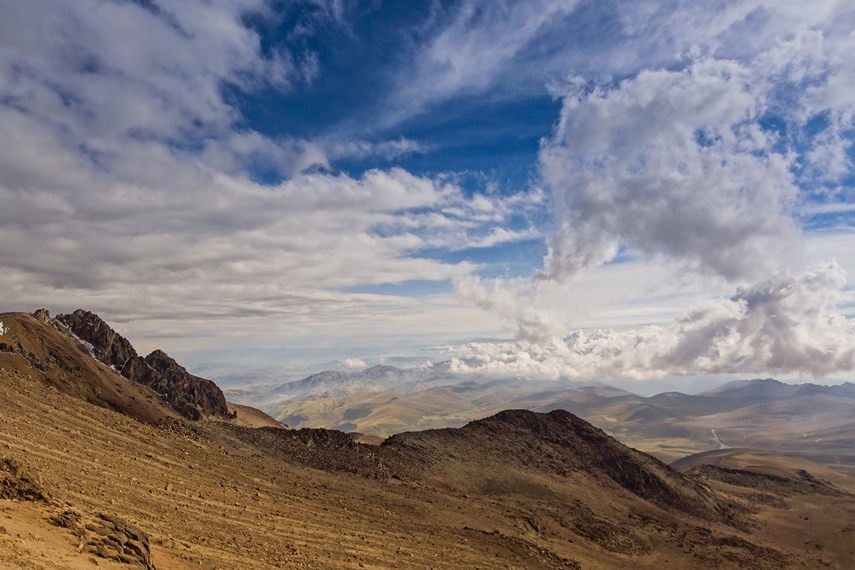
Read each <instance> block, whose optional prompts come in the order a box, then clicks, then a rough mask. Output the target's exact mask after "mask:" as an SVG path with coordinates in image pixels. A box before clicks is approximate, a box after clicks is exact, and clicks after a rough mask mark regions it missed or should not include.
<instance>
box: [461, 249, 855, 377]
mask: <svg viewBox="0 0 855 570" xmlns="http://www.w3.org/2000/svg"><path fill="white" fill-rule="evenodd" d="M844 284H845V274H844V272H843V271H842V270H841V269H840V267H839V266H838V265H837V264H835V263H830V264H820V265H818V266H816V267H815V268H813V270H812V271H808V272H806V273H804V274H801V275H797V276H792V275H788V274H776V275H775V276H773V277H770V278H769V279H766V280H764V281H761V282H759V283H757V284H755V285H753V286H751V287H746V288H740V289H739V290H738V291H737V293H736V295H734V296H733V297H731V298H730V299H716V300H710V301H707V302H704V303H702V304H700V305H698V306H697V307H695V308H694V309H693V310H691V311H688V312H687V313H685V314H683V315H682V316H680V317H679V318H678V319H676V320H675V321H674V322H673V323H671V324H670V325H668V326H648V327H644V328H641V329H637V330H629V331H623V332H620V331H613V330H601V331H596V332H589V333H585V332H582V331H578V332H576V333H574V334H571V335H570V336H568V337H565V338H564V339H558V338H554V339H553V340H551V341H548V342H540V343H532V342H527V341H524V340H523V341H518V342H516V343H473V344H469V345H465V346H463V347H459V348H456V349H453V350H452V353H453V354H454V355H455V357H454V359H453V361H452V371H454V372H460V373H472V372H477V373H486V374H502V375H521V376H535V377H546V378H559V377H567V378H580V379H597V378H599V379H603V378H623V379H637V380H640V379H649V378H662V377H664V376H666V375H669V374H676V375H697V374H722V373H761V372H766V373H772V374H781V373H784V374H787V373H804V374H810V375H813V376H815V377H820V376H823V375H827V374H831V373H834V372H838V371H843V370H852V369H853V368H855V323H853V321H850V320H847V319H845V318H843V317H842V316H841V315H839V314H837V313H836V306H837V304H838V303H839V302H840V301H841V297H842V296H843V295H844V293H843V287H844Z"/></svg>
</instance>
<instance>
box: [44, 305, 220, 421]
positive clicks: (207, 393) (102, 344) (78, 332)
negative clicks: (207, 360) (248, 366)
mask: <svg viewBox="0 0 855 570" xmlns="http://www.w3.org/2000/svg"><path fill="white" fill-rule="evenodd" d="M56 319H57V320H58V321H59V322H61V323H63V324H65V325H66V326H67V327H68V328H69V330H70V331H71V332H72V333H73V334H74V335H75V336H77V337H78V338H79V339H80V340H82V341H84V342H86V343H88V344H89V345H91V347H92V352H93V356H95V358H97V359H98V360H99V361H101V362H103V363H104V364H106V365H108V366H112V367H113V368H114V369H115V370H116V371H117V372H119V374H121V375H122V376H124V377H125V378H128V379H129V380H132V381H134V382H136V383H138V384H142V385H143V386H148V387H149V388H151V389H152V390H154V391H155V392H157V393H158V394H159V395H161V396H162V397H163V398H164V399H165V400H166V401H167V402H168V403H169V405H170V406H171V407H172V408H173V409H175V410H176V411H177V412H178V413H179V414H181V415H182V416H184V417H185V418H187V419H190V420H198V419H200V418H201V417H202V416H203V415H212V416H218V417H222V418H227V417H229V410H228V407H227V405H226V398H225V396H224V395H223V392H222V391H221V390H220V389H219V388H218V387H217V385H216V384H214V383H213V382H211V381H210V380H206V379H204V378H199V377H198V376H194V375H192V374H190V373H189V372H187V370H186V369H185V368H184V367H183V366H180V365H179V364H178V363H177V362H175V361H174V360H173V359H172V358H170V357H169V356H168V355H167V354H166V353H165V352H163V351H161V350H155V351H154V352H152V353H151V354H149V355H148V356H146V357H145V358H143V357H141V356H139V355H137V352H136V350H134V347H133V346H131V343H130V342H129V341H128V340H127V339H126V338H124V337H123V336H122V335H120V334H118V333H117V332H116V331H114V330H113V329H112V328H110V326H109V325H108V324H107V323H105V322H104V321H103V320H102V319H101V318H100V317H99V316H98V315H96V314H94V313H90V312H89V311H84V310H82V309H78V310H76V311H74V312H73V313H72V314H70V315H57V317H56Z"/></svg>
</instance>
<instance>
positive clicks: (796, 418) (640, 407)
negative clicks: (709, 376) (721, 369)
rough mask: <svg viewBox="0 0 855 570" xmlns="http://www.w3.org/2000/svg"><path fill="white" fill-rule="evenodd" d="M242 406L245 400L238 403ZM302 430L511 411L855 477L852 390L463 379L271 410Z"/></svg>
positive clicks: (643, 440)
mask: <svg viewBox="0 0 855 570" xmlns="http://www.w3.org/2000/svg"><path fill="white" fill-rule="evenodd" d="M236 398H237V399H238V400H240V396H237V395H236ZM252 401H253V402H256V403H258V402H261V403H260V404H258V405H260V406H261V407H262V408H264V409H266V410H267V411H268V413H270V414H271V415H272V416H273V417H276V418H277V419H279V420H281V421H283V422H285V423H287V424H288V425H290V426H292V427H296V428H302V427H314V428H321V427H323V428H333V429H340V430H343V431H348V432H358V433H361V434H367V435H369V436H374V437H381V438H385V437H388V436H390V435H393V434H396V433H400V432H404V431H412V430H423V429H434V428H443V427H461V426H463V425H465V424H466V423H467V422H469V421H471V420H473V419H476V418H479V417H484V416H489V415H492V414H495V413H498V412H499V411H501V410H503V409H507V408H523V409H528V410H532V411H537V412H549V411H552V410H556V409H564V410H567V411H570V412H572V413H574V414H576V415H578V416H580V417H582V418H585V419H586V420H587V421H590V422H591V423H592V424H594V425H596V426H597V427H599V428H601V429H603V430H605V431H606V432H607V433H608V434H609V435H612V436H614V437H615V438H617V439H618V440H619V441H621V442H623V443H625V444H627V445H630V446H632V447H635V448H637V449H640V450H642V451H645V452H647V453H652V454H653V455H655V456H656V457H658V458H660V459H661V460H663V461H674V460H675V459H678V458H679V457H682V456H685V455H690V454H693V453H698V452H702V451H706V450H711V449H718V448H720V447H763V448H768V449H773V450H776V451H779V452H782V453H787V454H793V455H799V456H802V457H805V458H808V459H813V460H815V461H819V462H823V463H833V464H834V465H835V466H836V467H837V468H840V469H848V470H851V471H852V472H855V444H853V442H855V384H852V383H845V384H842V385H839V386H821V385H816V384H799V385H790V384H785V383H783V382H779V381H777V380H774V379H755V380H742V381H737V382H731V383H729V384H726V385H723V386H720V387H719V388H717V389H715V390H710V391H707V392H703V393H701V394H696V395H690V394H683V393H680V392H665V393H662V394H657V395H654V396H650V397H643V396H639V395H636V394H632V393H630V392H627V391H625V390H619V389H616V388H612V387H608V386H579V385H572V384H569V383H566V382H561V381H556V382H543V381H534V380H528V379H521V378H500V379H483V378H476V379H468V380H467V379H461V378H458V377H454V376H453V375H450V374H445V375H438V376H436V377H435V378H434V379H433V380H431V381H430V382H400V383H391V384H386V385H383V386H380V385H369V384H367V383H362V384H349V383H344V385H342V386H341V387H338V388H331V389H328V390H326V391H325V392H321V393H315V394H311V395H307V396H304V397H296V398H293V399H290V400H287V401H285V402H278V401H275V400H274V401H269V400H268V401H265V400H264V398H263V396H262V395H261V394H260V393H259V392H256V393H254V395H253V399H252Z"/></svg>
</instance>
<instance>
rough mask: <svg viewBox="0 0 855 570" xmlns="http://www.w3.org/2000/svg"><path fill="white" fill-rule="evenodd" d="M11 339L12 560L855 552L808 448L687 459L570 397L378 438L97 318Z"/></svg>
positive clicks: (88, 562)
mask: <svg viewBox="0 0 855 570" xmlns="http://www.w3.org/2000/svg"><path fill="white" fill-rule="evenodd" d="M0 343H2V345H0V437H2V439H0V497H2V498H4V499H7V500H6V501H3V502H2V503H0V525H2V526H0V567H3V568H46V569H51V570H52V569H59V568H63V569H65V568H74V569H78V568H88V567H91V566H93V565H95V564H97V565H98V566H99V567H105V568H128V567H131V566H136V567H145V568H149V569H153V568H160V569H161V570H163V569H166V568H168V569H173V568H174V569H177V570H184V569H189V568H210V569H213V568H247V569H269V568H309V567H311V568H396V567H397V568H412V569H415V568H532V569H539V568H550V569H552V568H556V569H557V568H573V569H579V568H585V569H601V568H602V569H604V568H618V569H620V568H662V567H666V568H678V569H679V568H725V569H730V568H733V569H736V568H746V567H750V568H758V569H766V568H768V569H773V568H774V569H778V568H803V567H811V568H819V567H828V568H851V567H852V565H853V562H855V545H853V541H852V532H853V531H852V529H853V528H855V495H853V494H852V493H853V492H855V479H853V478H852V477H850V476H848V475H845V474H843V473H840V472H837V471H833V470H831V469H829V468H828V467H825V466H822V465H819V464H817V463H813V462H811V461H808V460H805V459H793V458H790V457H788V456H785V455H781V454H777V453H772V452H768V451H765V452H763V451H757V450H746V449H719V450H714V451H711V452H707V454H706V455H699V456H698V455H696V456H691V457H687V458H683V459H682V460H681V461H682V462H683V464H682V465H681V466H679V469H675V468H672V467H670V466H668V465H667V464H665V463H663V462H662V461H660V460H658V459H656V458H655V457H653V456H651V455H648V454H646V453H643V452H641V451H638V450H635V449H632V448H630V447H627V446H626V445H624V444H623V443H621V442H619V441H618V440H617V439H615V438H614V437H612V436H611V435H609V434H608V433H606V432H604V431H603V430H601V429H599V428H597V427H595V426H594V425H592V424H590V423H589V422H587V421H585V420H584V419H582V418H580V417H578V416H577V415H574V414H573V413H571V412H570V411H567V410H563V409H558V408H556V409H553V410H550V411H548V412H537V411H530V410H525V409H504V410H502V411H498V412H496V413H493V414H488V415H487V416H486V417H481V418H479V419H475V420H473V421H470V422H468V423H466V424H465V425H463V426H461V427H447V428H443V429H435V430H426V431H418V432H412V431H411V432H402V433H398V434H396V435H393V436H391V437H389V438H386V439H384V440H383V441H382V442H379V443H378V444H367V443H360V442H359V441H358V438H355V437H353V436H352V435H350V434H347V433H344V432H342V431H336V430H328V429H315V428H303V429H287V428H286V427H285V426H282V425H281V424H277V422H275V421H274V420H272V419H271V418H270V417H269V416H266V415H265V414H264V413H263V412H261V411H258V410H254V409H252V408H249V407H246V406H236V405H235V404H232V403H229V402H226V403H225V407H222V406H220V405H218V402H221V401H225V398H223V399H222V400H221V399H220V398H221V396H223V393H222V392H219V388H217V387H216V386H215V385H213V383H212V382H210V381H208V380H205V379H203V378H199V377H197V376H194V375H192V374H190V373H188V372H187V371H186V370H185V369H184V368H183V367H181V366H180V365H178V364H177V363H175V362H174V361H173V360H171V359H169V357H168V356H166V354H165V353H164V352H162V351H155V352H154V353H152V354H150V355H148V356H146V357H140V356H139V355H137V354H136V352H135V351H133V350H132V348H133V347H131V346H130V343H128V342H127V340H126V339H123V338H122V337H121V336H120V335H118V333H116V332H115V331H113V330H112V328H110V327H109V326H108V325H107V324H106V323H105V322H104V321H102V320H101V319H99V318H97V316H96V315H93V314H91V313H87V312H85V311H75V313H73V314H72V315H71V316H65V315H63V316H58V317H57V318H56V319H52V318H50V316H49V315H48V314H47V312H46V311H39V312H37V313H36V314H35V315H29V314H25V313H5V314H0ZM144 365H145V366H147V367H148V368H146V369H144V368H143V366H144ZM129 367H130V368H129ZM132 370H136V372H131V371H132ZM145 370H148V371H145ZM375 373H378V374H381V375H382V374H386V375H389V374H392V375H394V374H395V373H394V371H389V370H376V371H374V372H372V373H371V374H370V375H372V376H373V375H374V374H375ZM417 381H421V380H417ZM766 385H768V386H771V387H775V386H776V385H775V384H770V383H767V384H766ZM748 386H749V387H750V389H752V390H753V389H755V388H756V386H754V385H752V384H751V383H749V384H748ZM743 388H744V386H743ZM739 389H741V388H740V387H739V386H731V387H730V388H726V389H724V390H721V391H718V392H717V393H719V394H721V393H725V394H728V393H729V395H724V396H717V397H713V396H702V397H704V398H708V397H709V398H714V399H716V401H718V400H725V399H731V400H738V399H739V398H738V397H737V398H734V397H733V396H734V394H735V392H729V391H730V390H739ZM845 389H846V388H844V390H845ZM776 390H777V388H776ZM781 390H782V391H786V389H781ZM773 391H774V390H773ZM577 396H578V397H579V399H580V400H581V399H582V398H583V396H584V397H587V398H589V399H591V400H592V401H596V400H597V399H599V398H605V399H607V400H608V399H611V398H624V397H626V394H621V393H618V392H617V391H614V390H610V389H607V388H590V389H585V390H579V391H578V394H577ZM814 396H815V395H811V396H810V397H814ZM820 396H822V397H824V396H826V395H825V394H820ZM545 397H546V396H544V398H545ZM833 397H838V398H839V397H841V396H839V395H838V396H833ZM779 398H785V396H779ZM665 399H666V400H667V398H665ZM791 400H792V398H790V400H786V399H779V400H776V401H791ZM717 405H718V404H717ZM509 408H513V406H509ZM737 409H738V408H737ZM732 411H733V410H732ZM711 454H712V455H711ZM808 520H810V522H809V523H808V522H807V521H808Z"/></svg>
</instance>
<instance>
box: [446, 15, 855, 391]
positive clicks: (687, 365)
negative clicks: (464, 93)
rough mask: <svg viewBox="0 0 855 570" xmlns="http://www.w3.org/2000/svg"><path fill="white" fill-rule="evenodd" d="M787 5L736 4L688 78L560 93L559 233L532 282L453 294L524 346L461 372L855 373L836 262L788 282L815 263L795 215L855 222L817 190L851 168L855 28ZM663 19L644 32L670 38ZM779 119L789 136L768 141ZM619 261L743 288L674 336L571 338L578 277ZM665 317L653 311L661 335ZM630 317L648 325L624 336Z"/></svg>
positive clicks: (488, 282) (707, 34)
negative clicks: (845, 94)
mask: <svg viewBox="0 0 855 570" xmlns="http://www.w3.org/2000/svg"><path fill="white" fill-rule="evenodd" d="M841 6H842V5H841V4H839V3H823V4H822V6H820V7H818V12H817V13H820V14H824V15H825V16H823V17H829V18H831V17H842V16H843V15H845V16H846V17H847V18H849V19H850V20H851V19H852V18H851V16H852V14H853V12H852V10H851V9H849V10H846V9H845V8H842V7H841ZM749 8H750V10H749ZM778 8H779V6H778V5H777V4H776V5H775V6H773V5H769V6H762V7H761V6H758V5H757V4H756V3H755V4H754V5H753V7H752V6H750V5H749V4H748V3H734V4H732V5H731V6H730V8H728V9H726V10H724V11H723V12H719V13H718V14H717V18H714V19H713V20H712V22H711V23H709V22H708V23H707V24H706V25H707V27H706V29H705V30H704V31H702V32H701V33H699V34H698V35H697V36H696V37H697V40H698V41H699V42H703V41H704V40H706V41H708V42H709V43H707V44H706V45H704V44H702V43H701V44H698V46H697V47H695V48H694V49H692V50H690V51H689V52H688V53H690V54H691V56H690V57H689V58H688V60H687V61H686V62H685V65H684V66H682V67H681V66H677V68H676V69H675V68H674V66H672V67H671V68H670V69H665V68H659V69H644V70H641V71H639V72H637V73H633V74H632V75H631V76H630V77H629V78H626V79H623V80H620V81H616V82H614V81H611V80H605V81H593V80H591V79H587V78H583V77H578V76H571V77H570V78H569V79H568V80H566V81H565V82H564V83H563V84H560V85H559V84H558V83H556V84H553V85H552V86H551V89H552V92H553V94H555V95H557V96H561V97H562V99H563V108H562V114H561V119H560V121H559V123H558V126H557V128H556V131H555V134H554V136H553V137H552V138H551V139H550V140H548V141H546V142H545V144H544V145H543V147H542V150H541V155H540V161H541V169H542V175H543V180H544V183H545V187H546V188H547V189H548V191H549V199H550V200H551V202H552V203H553V204H554V205H555V207H556V211H557V218H558V220H559V222H560V229H559V231H558V232H557V233H556V234H555V235H553V236H552V237H551V238H550V239H549V242H548V243H549V254H548V256H547V257H546V259H545V260H544V268H543V270H542V271H541V272H540V273H539V274H537V275H536V276H535V277H534V278H532V279H529V280H526V279H482V278H478V277H474V276H469V275H465V276H462V277H459V278H458V279H457V280H456V281H455V285H456V290H457V291H458V293H459V294H460V295H461V296H462V297H463V298H465V299H468V300H469V301H470V302H473V303H474V304H476V305H477V306H479V307H481V308H483V309H485V310H488V311H490V312H492V313H494V314H496V315H498V316H499V317H501V318H502V319H504V320H505V321H506V322H509V323H513V324H514V325H515V326H516V329H517V338H518V342H517V343H499V344H493V345H491V344H475V345H468V346H467V347H465V348H463V349H461V351H460V358H461V360H459V361H458V363H457V366H458V370H459V371H467V370H470V371H472V370H474V371H478V372H486V373H491V372H492V373H502V374H524V375H537V376H547V377H558V376H562V375H563V376H569V377H581V378H596V377H610V376H611V377H625V378H633V377H637V378H648V377H662V376H664V375H667V374H710V373H733V372H740V373H741V372H754V371H768V372H771V373H788V372H792V373H809V374H814V375H822V374H828V373H832V372H835V371H838V370H851V369H852V368H853V346H852V339H851V337H852V333H853V330H855V329H853V326H852V324H851V322H850V321H847V320H846V319H845V318H844V317H843V316H842V314H840V312H839V308H838V303H839V302H841V301H842V299H843V298H844V297H843V293H842V291H843V286H844V279H843V271H842V269H841V268H840V267H839V266H838V265H836V264H835V263H832V264H828V265H823V264H820V265H819V266H817V267H816V268H815V269H814V270H813V271H811V272H808V273H805V274H804V275H801V276H798V277H792V276H789V275H787V274H785V273H784V268H785V267H799V266H803V260H804V259H806V258H807V257H809V254H810V251H809V249H810V248H806V247H805V243H806V242H805V236H804V235H803V233H802V231H801V228H800V227H799V225H798V222H797V221H796V217H795V216H796V215H797V214H800V215H804V214H805V213H810V212H815V213H821V212H826V211H827V212H846V211H849V208H848V204H826V205H823V206H813V205H810V203H809V202H807V199H808V191H806V190H805V188H806V187H807V188H811V187H816V186H819V185H821V184H825V183H827V182H829V181H832V182H834V181H837V180H839V179H841V178H842V177H843V176H845V175H848V174H849V173H851V171H852V165H851V164H850V162H849V159H848V158H847V154H846V150H847V146H848V145H849V144H851V143H850V140H849V138H851V137H849V138H847V136H846V135H845V133H846V132H847V129H849V130H851V128H852V123H851V120H852V119H851V117H852V114H851V102H850V101H848V100H846V101H844V100H843V98H840V97H838V96H837V94H839V93H840V88H839V87H838V85H839V84H848V83H849V81H851V80H852V77H853V76H855V73H853V71H852V70H851V69H850V67H851V64H849V63H848V62H843V61H842V60H840V57H839V56H838V55H837V54H838V53H840V50H841V46H846V45H849V43H850V42H851V38H852V36H851V31H850V32H847V33H846V34H841V33H840V31H839V30H836V29H834V26H833V25H832V24H831V23H830V22H829V21H827V20H822V19H821V18H819V19H817V13H814V14H811V15H808V14H806V13H804V12H803V10H801V9H798V10H795V9H791V8H792V6H789V5H784V6H780V8H781V9H780V10H779V9H778ZM639 10H642V8H639ZM653 12H656V10H653ZM687 15H689V13H688V12H685V13H682V14H677V15H675V16H673V18H675V19H679V18H680V17H685V16H687ZM761 15H762V16H763V17H762V18H760V19H759V20H757V18H758V17H759V16H761ZM660 16H661V14H656V15H655V17H654V18H652V19H651V21H650V22H647V23H645V22H644V21H641V20H640V21H638V22H637V24H636V25H638V26H639V27H640V29H644V30H647V29H648V26H649V25H652V23H653V22H656V25H661V23H662V19H661V17H660ZM800 16H804V18H803V19H802V20H801V21H799V17H800ZM758 22H759V23H758ZM749 24H750V26H749ZM785 24H786V25H785ZM810 24H813V25H815V27H814V28H810V27H809V25H810ZM625 25H627V26H629V27H631V26H632V24H631V22H630V21H629V20H627V22H625ZM755 25H756V26H759V28H758V30H762V34H759V36H758V37H755V38H754V40H757V41H756V42H755V43H752V49H754V50H755V51H753V52H751V51H750V50H749V51H745V50H743V51H741V52H739V53H736V52H735V51H733V50H731V51H730V53H731V54H732V57H730V58H726V57H722V55H721V54H723V53H725V52H727V51H728V49H729V48H728V47H727V46H726V45H719V44H718V43H717V42H718V41H719V40H720V39H721V38H723V37H732V35H733V34H736V33H738V30H739V28H740V27H741V26H748V28H751V27H752V26H755ZM787 25H789V26H790V27H789V28H788V27H787ZM695 26H700V27H703V24H702V22H701V21H700V20H699V21H697V22H695V24H692V23H691V22H681V25H680V26H676V28H675V29H677V30H679V32H675V33H685V32H686V30H693V29H695ZM748 28H746V30H747V29H748ZM749 33H750V31H749ZM624 47H625V46H624ZM833 94H834V95H833ZM818 116H824V117H827V122H828V126H827V127H826V128H825V130H824V131H823V132H821V133H819V134H816V133H814V132H811V130H810V128H808V126H807V125H808V123H809V122H810V121H812V120H814V119H815V118H816V117H818ZM770 119H771V120H774V121H777V122H778V123H780V124H784V125H786V131H785V132H782V131H781V130H776V129H772V128H769V127H768V125H767V124H766V122H767V121H769V120H770ZM787 133H789V134H787ZM794 133H795V134H794ZM787 137H789V138H787ZM823 192H825V193H826V194H827V195H828V196H830V197H832V198H833V196H832V193H831V192H828V191H823ZM814 245H816V244H814ZM618 255H623V256H632V257H636V258H639V257H640V258H641V259H642V260H643V261H644V262H646V263H655V264H656V265H657V266H659V267H661V266H663V265H665V266H670V268H671V271H672V272H673V273H672V274H674V275H675V276H676V277H677V278H680V279H684V278H686V276H695V277H691V278H690V279H692V280H695V279H696V277H697V276H701V277H703V276H705V277H706V278H707V279H710V280H711V283H712V286H711V287H706V288H704V287H700V288H696V289H695V291H698V292H700V291H703V290H704V289H706V290H707V291H709V290H710V289H712V290H716V289H720V288H721V286H722V285H723V284H724V283H731V284H734V285H739V284H741V285H743V288H741V289H740V290H739V292H738V293H737V294H736V295H735V296H734V297H733V298H731V299H719V300H716V301H709V302H705V303H701V304H699V305H697V307H696V308H695V309H693V310H690V311H688V312H686V313H684V314H683V316H681V317H679V318H678V319H677V320H676V321H674V322H673V323H672V324H664V325H662V324H660V325H656V326H648V327H641V328H637V329H634V330H627V329H622V330H608V331H600V332H596V333H591V332H587V333H586V332H578V333H575V334H573V335H571V336H570V337H566V338H564V339H563V340H562V339H561V338H560V337H562V336H563V335H564V334H565V332H566V331H567V330H568V329H569V328H571V327H572V323H573V322H574V321H578V320H579V315H580V313H579V305H580V302H579V300H578V299H575V298H574V292H575V291H576V290H579V289H584V286H580V281H584V279H585V278H586V276H587V274H588V272H590V271H596V272H598V273H603V271H602V268H603V267H604V264H607V263H609V262H613V261H614V260H615V259H616V258H617V257H618ZM816 259H817V258H813V260H814V262H815V260H816ZM622 265H624V263H614V264H613V265H612V267H614V268H619V267H621V266H622ZM629 265H632V264H629ZM752 282H753V283H757V284H756V285H753V286H746V285H745V284H747V283H752ZM660 289H661V287H660ZM670 294H671V295H673V294H674V292H673V291H672V292H671V293H670ZM685 298H686V296H685V295H683V297H682V300H681V302H682V301H684V300H685ZM669 299H670V300H676V297H669ZM616 304H618V300H614V301H613V302H612V307H613V308H614V307H615V305H616ZM622 306H623V307H625V308H626V307H627V304H626V303H623V304H622ZM645 306H646V305H645ZM601 308H602V305H601ZM672 309H673V306H672V308H671V310H672ZM667 312H668V310H665V311H664V312H663V311H661V310H660V311H658V312H657V311H656V310H653V311H651V312H649V313H648V314H647V318H648V319H649V320H648V322H650V321H654V322H656V321H658V322H661V319H662V316H663V315H664V314H667ZM597 316H600V317H601V316H602V314H599V315H595V318H596V317H597ZM606 316H608V315H606ZM593 320H594V319H588V320H587V322H588V323H592V322H593ZM616 320H621V319H620V317H617V319H616ZM632 320H634V321H635V322H636V323H637V322H639V321H643V317H641V318H639V317H638V316H636V315H633V316H632V317H631V318H629V317H625V318H624V319H623V322H625V323H626V322H629V321H632Z"/></svg>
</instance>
